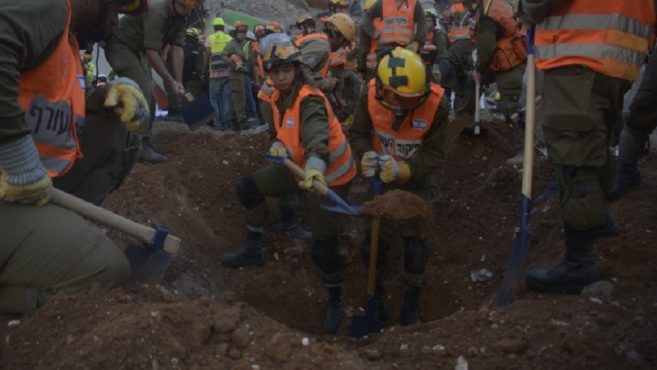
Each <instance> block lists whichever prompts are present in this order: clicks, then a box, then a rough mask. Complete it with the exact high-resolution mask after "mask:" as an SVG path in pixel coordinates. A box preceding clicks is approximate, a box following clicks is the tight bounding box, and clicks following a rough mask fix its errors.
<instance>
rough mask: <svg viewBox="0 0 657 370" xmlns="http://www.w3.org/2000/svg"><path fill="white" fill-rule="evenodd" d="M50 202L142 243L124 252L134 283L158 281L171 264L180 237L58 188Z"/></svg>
mask: <svg viewBox="0 0 657 370" xmlns="http://www.w3.org/2000/svg"><path fill="white" fill-rule="evenodd" d="M52 203H53V204H56V205H58V206H60V207H63V208H66V209H68V210H71V211H73V212H75V213H77V214H79V215H80V216H83V217H86V218H88V219H89V220H91V221H95V222H98V223H100V224H103V225H105V226H107V227H109V228H112V229H114V230H117V231H120V232H123V233H125V234H127V235H130V236H132V237H135V238H137V239H139V240H140V241H141V242H143V243H144V245H143V246H134V245H133V246H129V247H127V248H126V249H125V255H126V257H127V258H128V261H129V262H130V268H131V270H132V275H133V278H134V279H135V281H137V282H140V283H156V282H159V281H161V280H162V279H163V278H164V273H165V272H166V270H167V268H168V267H169V265H170V264H171V260H172V254H176V253H178V250H179V249H180V238H178V237H175V236H173V235H169V231H168V230H167V229H166V228H164V227H158V228H156V229H153V228H151V227H148V226H145V225H142V224H138V223H136V222H134V221H132V220H129V219H127V218H125V217H123V216H120V215H117V214H116V213H114V212H111V211H109V210H106V209H104V208H101V207H98V206H96V205H94V204H91V203H89V202H86V201H84V200H82V199H80V198H77V197H75V196H73V195H71V194H68V193H66V192H64V191H61V190H59V189H56V188H53V189H52Z"/></svg>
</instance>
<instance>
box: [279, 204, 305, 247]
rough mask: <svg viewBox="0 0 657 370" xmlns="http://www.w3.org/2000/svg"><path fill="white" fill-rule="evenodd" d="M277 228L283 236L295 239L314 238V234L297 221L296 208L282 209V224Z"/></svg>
mask: <svg viewBox="0 0 657 370" xmlns="http://www.w3.org/2000/svg"><path fill="white" fill-rule="evenodd" d="M281 202H282V200H281ZM295 203H296V202H295ZM295 205H296V204H295ZM276 227H277V229H278V230H280V232H281V234H283V235H285V236H289V237H292V238H295V239H299V240H311V239H312V238H313V233H311V232H310V231H308V230H306V229H304V228H303V226H301V224H300V223H299V222H298V221H297V217H296V215H295V212H294V208H290V209H288V208H287V207H285V208H284V207H281V222H280V223H279V224H278V225H276Z"/></svg>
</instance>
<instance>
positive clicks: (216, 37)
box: [208, 31, 233, 72]
mask: <svg viewBox="0 0 657 370" xmlns="http://www.w3.org/2000/svg"><path fill="white" fill-rule="evenodd" d="M208 39H209V40H210V71H213V72H214V71H227V70H228V63H227V62H226V61H224V60H223V59H222V58H221V57H222V56H223V51H224V49H225V48H226V45H228V43H229V42H230V41H231V40H232V39H233V38H232V37H230V35H228V34H226V33H225V32H223V31H218V32H215V33H213V34H212V35H210V36H209V37H208Z"/></svg>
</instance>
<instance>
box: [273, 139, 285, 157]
mask: <svg viewBox="0 0 657 370" xmlns="http://www.w3.org/2000/svg"><path fill="white" fill-rule="evenodd" d="M269 155H272V156H275V157H288V156H289V155H290V153H289V152H288V151H287V148H286V147H285V145H283V143H281V142H280V141H274V142H273V143H272V144H271V146H270V147H269Z"/></svg>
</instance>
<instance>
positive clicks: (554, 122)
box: [0, 0, 657, 333]
mask: <svg viewBox="0 0 657 370" xmlns="http://www.w3.org/2000/svg"><path fill="white" fill-rule="evenodd" d="M107 3H108V4H111V6H110V7H109V8H108V7H103V6H100V5H98V4H95V3H94V4H93V5H91V2H85V1H81V0H69V1H65V0H24V1H23V2H21V5H20V7H22V8H21V9H20V10H21V11H16V8H12V7H10V6H8V5H6V4H5V2H2V1H0V8H2V12H0V19H3V17H9V18H7V19H10V20H11V22H10V21H8V20H7V19H5V20H4V23H2V24H9V23H11V24H15V25H16V26H15V27H13V28H12V27H9V28H7V30H6V34H7V37H6V38H5V39H3V40H10V41H3V40H0V48H3V49H2V50H3V52H2V55H4V56H6V57H7V58H13V62H12V63H5V64H3V66H2V67H1V68H0V78H2V79H3V81H4V83H3V84H0V85H2V86H3V89H5V90H3V91H5V92H6V94H5V95H7V96H9V95H11V97H12V98H11V99H6V100H3V105H0V115H2V116H3V124H2V126H0V129H1V130H0V170H1V175H2V176H0V198H1V199H2V200H3V201H2V202H0V225H2V226H3V230H2V234H3V237H4V238H5V240H8V242H7V243H4V244H3V246H2V248H3V249H0V267H2V269H1V270H0V313H6V312H26V311H30V310H33V309H35V308H37V307H39V306H40V305H42V304H43V303H44V302H45V301H46V300H47V299H48V298H49V297H50V296H51V294H52V292H53V291H54V290H57V289H64V290H68V291H77V290H79V289H82V288H84V287H86V286H88V285H89V284H90V283H91V282H92V281H100V282H102V283H106V284H121V283H124V282H125V281H127V280H129V276H128V275H129V268H128V266H127V262H126V261H125V258H124V257H123V256H122V255H120V254H119V253H116V251H117V250H118V249H117V248H116V246H115V245H114V244H113V242H112V241H110V240H109V238H107V236H106V235H104V234H103V233H102V232H101V231H100V230H99V229H98V228H97V227H95V226H93V225H91V224H89V223H86V222H84V220H83V219H82V218H81V217H79V216H77V215H75V214H73V213H72V212H68V211H66V210H64V209H63V208H60V207H57V206H54V205H51V204H48V205H46V204H47V203H48V201H49V199H50V194H51V192H50V191H51V188H52V186H53V182H54V186H56V187H58V188H60V189H61V190H64V191H66V192H69V193H71V194H74V195H76V196H78V197H80V198H83V199H85V200H88V201H90V202H93V203H96V204H100V203H102V201H103V200H104V198H105V196H107V194H108V193H109V192H111V191H113V190H115V189H117V188H118V186H119V185H120V184H121V182H122V180H123V179H124V178H125V177H126V176H127V175H128V173H129V172H130V170H131V168H132V166H133V164H134V163H135V161H137V160H138V159H139V160H142V161H145V162H151V163H160V162H164V161H166V160H167V157H166V156H165V155H163V154H161V153H159V152H158V151H157V150H156V148H155V147H154V146H153V143H152V142H151V140H150V137H151V135H152V132H151V129H152V124H153V120H154V113H155V111H156V100H157V95H158V94H163V93H165V94H166V96H168V101H167V102H166V105H167V108H168V111H169V114H170V115H171V116H175V115H176V114H178V113H179V111H180V109H181V107H182V106H183V105H184V104H185V99H186V96H187V95H188V94H189V93H191V94H192V95H193V96H200V95H207V97H208V98H209V101H210V103H211V104H212V107H213V108H214V110H215V112H216V118H215V119H214V121H213V122H212V123H211V126H212V127H213V128H214V129H216V130H219V131H228V130H231V131H241V130H245V129H249V128H252V127H255V126H259V125H261V124H263V123H266V124H267V125H268V126H267V127H268V129H269V132H270V133H271V136H272V139H273V140H272V145H271V147H270V150H269V154H270V155H271V156H274V157H280V160H281V161H283V160H288V161H289V162H291V163H292V164H293V165H295V166H298V167H299V169H298V172H296V173H294V174H293V173H292V172H290V171H289V170H288V169H287V168H285V167H283V166H281V165H280V164H278V165H273V164H272V165H268V166H265V167H262V168H261V169H259V170H257V171H255V172H254V173H253V174H251V175H248V176H245V177H243V178H242V179H240V181H239V183H238V184H237V197H238V199H239V201H240V203H241V204H242V206H243V207H244V213H245V223H246V240H245V242H244V244H243V245H242V246H241V247H240V248H238V249H237V250H236V251H235V252H232V253H227V254H226V255H224V256H223V258H222V259H221V263H222V264H223V265H224V266H227V267H242V266H261V265H263V264H264V263H266V255H265V238H264V230H265V225H264V223H265V219H266V217H265V216H266V206H267V204H266V202H265V197H267V196H274V197H281V198H282V200H281V203H282V206H281V209H282V210H283V209H284V208H285V207H284V206H283V203H285V202H286V199H293V201H292V202H294V199H296V197H298V196H301V197H302V198H303V199H304V202H305V203H306V204H307V207H308V208H309V211H308V213H309V214H308V220H307V221H308V224H309V228H310V230H309V231H306V230H303V228H302V227H300V226H299V225H297V224H296V221H295V220H294V217H286V216H283V217H282V218H283V219H284V221H286V220H287V221H289V222H287V223H286V225H287V226H286V227H284V228H283V231H285V230H287V231H288V232H290V234H291V235H293V236H295V237H299V238H301V239H310V240H312V245H311V248H310V255H311V257H312V260H313V262H314V263H315V264H316V265H317V267H318V269H319V270H320V272H321V275H322V278H323V280H324V282H325V283H326V287H327V295H328V300H327V303H326V310H325V315H324V318H323V320H322V327H323V329H324V331H325V332H327V333H336V332H337V331H338V329H339V327H340V323H341V318H342V295H343V292H342V286H343V283H344V279H345V276H344V273H343V256H342V255H341V254H340V252H339V243H338V236H339V233H340V228H341V221H340V218H339V216H338V215H336V214H334V213H331V212H328V211H326V210H325V209H323V208H321V207H320V202H321V201H322V199H323V198H322V197H320V196H319V195H317V194H316V193H315V191H316V189H317V186H318V185H317V184H318V183H319V184H323V185H324V186H329V187H330V188H331V189H332V190H333V191H334V192H335V193H337V194H341V195H344V194H346V192H347V190H348V188H349V185H350V183H351V182H352V181H353V179H354V178H355V177H356V175H357V173H359V172H360V173H361V174H362V175H363V176H364V177H368V178H371V179H373V180H374V181H376V182H381V183H382V184H383V185H382V186H383V188H382V189H383V190H382V191H383V192H386V191H389V190H393V189H401V190H405V191H409V192H412V193H414V194H416V195H418V196H420V197H422V198H424V199H425V200H429V197H430V194H431V193H432V191H433V189H434V188H435V185H436V184H435V179H434V178H433V176H431V175H432V174H433V173H435V172H436V170H437V169H438V168H439V167H440V166H441V165H442V163H443V162H444V160H445V156H446V145H447V144H446V140H447V124H448V121H449V117H450V116H451V115H459V114H463V113H472V112H473V111H474V110H475V106H476V105H478V104H480V97H479V96H476V93H475V91H477V90H478V89H477V88H476V86H485V85H490V84H492V83H493V82H494V83H495V86H496V90H497V93H496V94H495V97H496V99H495V100H496V101H497V109H498V110H499V112H500V113H501V114H502V115H503V116H504V119H505V121H506V122H507V123H508V124H510V125H511V126H512V127H513V131H514V133H515V143H516V152H517V154H516V155H514V156H513V158H510V160H509V163H512V164H518V163H521V162H522V160H523V156H522V145H521V143H522V138H523V137H524V133H523V130H524V127H523V125H524V119H523V117H522V105H523V103H522V100H521V96H522V93H521V91H522V89H523V87H524V83H523V76H524V74H525V69H526V61H527V54H528V46H527V37H526V32H527V26H526V25H527V24H530V23H534V24H537V25H538V27H537V31H536V56H537V63H536V66H537V68H538V69H539V70H541V71H542V72H543V74H544V85H543V89H542V95H543V101H544V102H545V103H544V106H543V133H544V139H545V143H546V146H547V148H548V154H549V157H550V159H551V160H552V161H553V162H554V164H555V172H556V176H555V177H556V180H557V183H558V187H559V192H560V197H561V198H560V199H561V202H560V205H561V217H562V221H563V223H564V230H565V232H564V239H565V244H566V253H565V257H564V261H563V262H562V263H560V264H558V265H557V266H555V267H553V268H551V269H534V270H530V271H529V272H528V274H527V279H526V280H527V284H528V286H529V287H531V288H532V289H535V290H538V291H544V292H568V293H577V292H579V291H581V290H582V288H584V287H585V286H586V285H588V284H590V283H592V282H595V281H596V280H598V279H599V274H598V271H597V268H596V264H595V257H594V241H595V240H596V239H597V238H601V237H611V236H615V235H617V234H618V233H619V230H618V226H617V225H616V224H615V222H614V221H613V218H612V217H611V215H610V214H609V213H608V211H607V207H606V202H607V200H609V199H611V198H612V197H615V198H618V197H620V196H621V195H622V194H624V193H625V192H626V191H628V190H629V189H630V188H631V187H633V186H636V185H637V184H638V183H639V181H640V173H639V169H638V165H637V161H638V158H639V156H640V154H641V151H642V150H643V146H644V145H645V143H646V141H647V136H648V134H649V133H650V132H651V131H652V130H653V129H654V127H655V122H656V120H655V115H654V106H655V104H654V103H655V96H656V95H657V94H655V88H654V85H655V73H656V71H655V68H654V66H655V62H654V61H655V59H657V58H651V59H650V63H649V65H648V67H647V70H646V78H645V79H644V80H643V82H642V84H641V86H640V87H639V92H638V93H637V97H636V99H635V101H634V102H633V104H632V105H631V106H630V117H629V118H628V119H629V121H628V124H627V126H626V127H625V128H624V129H623V130H622V132H621V134H620V154H621V170H620V171H619V173H618V176H617V177H616V180H615V182H614V181H613V173H612V172H611V167H610V165H609V164H610V161H611V159H610V156H609V155H608V148H609V145H610V144H612V143H613V142H614V138H613V135H614V132H616V130H614V128H615V127H616V125H617V124H618V118H619V117H620V116H621V112H622V108H623V107H622V104H621V102H622V97H623V96H624V94H625V92H626V91H627V89H628V88H629V87H630V85H631V83H632V82H633V81H634V80H635V79H636V78H637V77H638V75H639V69H640V68H641V66H642V64H644V62H645V60H646V55H647V54H648V53H649V51H650V49H651V48H652V47H653V45H654V31H655V23H656V20H655V18H656V16H655V4H654V1H653V0H634V1H632V2H628V1H623V0H609V1H605V2H600V4H598V2H597V1H594V0H571V1H557V0H521V1H520V2H519V3H518V2H517V1H516V2H514V3H517V4H514V5H517V7H516V8H515V9H514V7H513V6H512V5H511V4H510V2H509V1H507V0H484V1H479V0H450V1H445V0H437V1H435V2H431V1H428V2H424V3H421V2H420V1H418V0H367V1H365V2H364V3H362V4H360V2H358V3H357V5H359V6H357V7H356V8H357V9H360V8H361V6H362V11H364V13H363V15H362V16H361V17H360V20H359V21H355V20H354V19H353V18H352V17H351V16H350V15H349V14H348V13H350V12H351V13H353V9H354V4H355V2H354V1H348V0H329V2H328V4H327V8H328V12H327V13H324V14H319V15H316V16H312V15H309V14H303V15H301V16H300V17H299V18H298V19H297V22H296V23H295V24H294V25H293V27H291V28H288V33H284V32H283V31H284V29H283V27H281V25H280V24H279V23H277V22H275V21H272V22H267V23H255V24H251V25H250V26H249V25H248V24H247V23H246V21H245V20H236V21H234V22H233V23H232V24H230V25H228V24H226V22H225V21H224V19H223V18H221V17H220V16H217V17H210V23H211V27H212V32H207V33H206V32H204V30H205V28H206V27H205V25H204V23H203V22H202V21H199V22H196V23H195V24H193V25H190V15H191V14H192V13H193V12H195V11H197V10H198V9H199V7H200V6H201V5H202V1H200V0H150V1H146V0H113V1H107ZM119 12H121V13H124V14H125V15H124V16H123V17H122V18H121V19H119V20H118V21H117V19H116V17H117V14H118V13H119ZM45 15H48V16H50V17H46V16H45ZM30 17H32V19H44V20H45V19H48V24H46V25H40V24H37V25H34V24H33V22H31V21H30ZM99 19H100V20H103V21H106V22H105V23H103V24H95V25H92V24H89V23H90V22H91V20H93V21H96V20H99ZM521 19H523V20H524V23H523V21H521ZM44 22H45V21H44ZM50 26H52V27H51V28H48V27H50ZM41 27H45V29H42V28H41ZM95 28H98V30H94V29H95ZM584 28H586V29H587V30H589V32H586V33H585V32H579V30H581V29H584ZM609 28H613V29H614V32H613V35H614V37H612V38H609V37H607V36H608V32H611V31H608V29H609ZM53 29H54V30H57V32H52V30H53ZM591 30H593V31H591ZM69 33H70V36H71V37H68V36H69ZM61 34H64V35H66V36H67V37H60V36H61ZM24 35H31V36H30V37H27V38H26V37H24ZM560 39H562V40H564V42H559V40H560ZM611 39H613V40H612V41H609V40H611ZM11 40H13V41H11ZM100 41H104V50H105V55H106V58H107V61H108V62H109V64H110V65H111V67H112V73H111V75H112V76H111V77H108V76H104V75H102V74H99V73H98V72H97V66H96V65H95V63H94V61H93V54H92V49H91V48H90V47H91V46H92V45H94V44H95V43H97V42H100ZM16 44H21V45H22V47H23V48H24V49H25V50H27V51H26V52H25V53H23V54H20V55H18V54H19V53H16V52H15V49H16V48H15V47H14V45H16ZM584 44H586V45H588V46H587V47H582V46H581V45H584ZM9 45H10V46H9ZM573 45H574V46H573ZM80 46H82V48H81V47H80ZM79 50H85V51H84V53H83V54H82V57H81V63H62V61H63V60H69V61H70V59H71V58H74V60H76V62H77V58H78V57H79V54H78V53H79ZM34 56H39V57H38V58H36V57H34ZM60 65H66V66H67V67H66V69H65V70H57V66H60ZM7 66H13V67H7ZM16 66H17V67H16ZM153 72H154V73H153ZM54 75H56V76H60V75H61V76H63V77H62V78H53V76H54ZM17 76H19V77H17ZM81 77H86V78H84V82H83V81H82V79H80V78H81ZM78 82H79V83H78ZM154 85H157V86H158V88H159V89H160V90H158V88H154ZM85 88H86V94H85ZM531 104H534V102H531ZM44 112H51V113H50V116H49V118H45V114H46V113H44ZM514 116H518V117H519V119H513V117H514ZM46 119H48V120H49V121H48V122H45V121H43V120H46ZM42 121H43V122H42ZM85 121H86V124H85ZM53 122H55V124H52V123H53ZM42 123H43V124H42ZM98 123H101V124H98ZM83 126H84V130H82V127H83ZM60 127H65V128H67V129H62V130H60V129H58V128H60ZM99 138H102V140H100V141H99ZM82 153H84V156H82ZM51 178H52V180H51ZM612 183H613V187H612ZM319 188H321V186H319ZM302 194H303V195H302ZM20 203H23V204H28V205H39V206H43V205H45V206H44V207H29V206H25V205H22V204H20ZM292 208H293V207H292ZM283 213H285V212H283V211H282V214H283ZM285 214H288V215H290V213H289V212H288V213H285ZM6 225H14V226H12V227H9V228H7V227H6ZM35 230H36V231H35ZM61 230H70V231H71V232H75V235H79V236H80V237H79V238H76V239H75V240H71V238H68V237H65V235H63V234H64V233H62V232H61ZM380 234H381V238H380V239H379V246H378V247H379V255H378V256H379V257H378V266H379V267H380V270H377V274H376V292H375V295H374V297H373V298H374V300H375V305H376V306H377V314H378V316H379V319H380V320H381V321H385V319H386V318H387V315H388V309H387V298H386V297H387V296H386V294H385V291H386V287H385V285H386V276H385V275H386V273H385V270H386V269H385V267H386V266H387V259H388V255H389V254H388V251H389V249H390V247H391V244H392V243H393V240H395V239H401V240H403V259H404V263H403V273H402V280H403V284H404V294H403V302H402V303H401V308H400V310H399V312H400V318H399V319H400V322H401V323H402V324H404V325H411V324H415V323H417V322H419V321H420V313H419V306H418V299H419V295H420V291H421V288H422V287H423V286H424V283H425V282H424V272H425V269H426V266H427V263H428V260H429V255H430V252H429V251H430V246H429V245H428V241H427V240H426V236H424V235H421V234H419V233H417V230H416V228H414V227H413V225H409V224H407V223H404V222H395V223H393V222H390V223H389V224H388V223H384V226H383V227H382V228H381V231H380ZM366 235H369V232H368V233H366ZM44 240H47V241H48V242H47V243H44V242H43V241H44ZM370 242H371V240H370V239H369V237H366V238H365V240H364V241H363V244H362V248H361V251H362V255H363V260H364V261H368V256H369V254H370V247H371V245H370ZM46 246H47V248H46ZM35 256H36V257H35ZM44 256H45V257H44ZM70 256H76V258H69V257H70ZM44 259H45V260H47V263H41V262H40V261H42V260H44ZM35 261H36V262H35ZM35 263H36V266H35V265H34V264H35Z"/></svg>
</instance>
